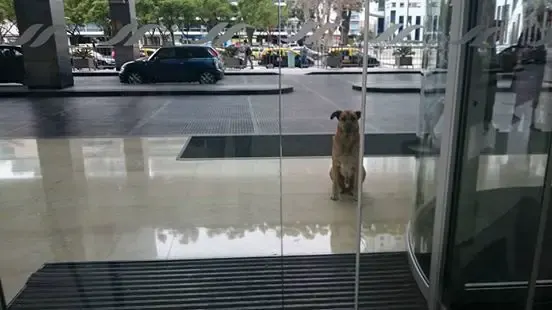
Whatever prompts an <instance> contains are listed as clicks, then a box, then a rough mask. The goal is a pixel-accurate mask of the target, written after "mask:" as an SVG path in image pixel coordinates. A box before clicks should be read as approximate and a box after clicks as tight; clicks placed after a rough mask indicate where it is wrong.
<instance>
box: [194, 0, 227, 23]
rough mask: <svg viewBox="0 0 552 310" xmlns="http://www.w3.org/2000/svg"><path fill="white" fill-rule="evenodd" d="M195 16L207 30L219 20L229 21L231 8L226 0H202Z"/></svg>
mask: <svg viewBox="0 0 552 310" xmlns="http://www.w3.org/2000/svg"><path fill="white" fill-rule="evenodd" d="M200 1H201V0H200ZM197 17H199V19H200V20H201V21H202V23H203V25H205V26H207V29H208V30H209V29H211V28H213V27H214V26H215V25H217V24H218V23H220V22H224V21H230V18H231V17H232V8H231V5H230V3H229V2H228V0H203V1H201V2H200V5H199V6H198V10H197Z"/></svg>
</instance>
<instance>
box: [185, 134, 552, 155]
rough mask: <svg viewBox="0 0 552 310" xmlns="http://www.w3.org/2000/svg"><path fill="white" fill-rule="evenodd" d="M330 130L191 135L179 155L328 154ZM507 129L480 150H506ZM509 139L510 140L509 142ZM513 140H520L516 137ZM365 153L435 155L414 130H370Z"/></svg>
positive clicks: (540, 146)
mask: <svg viewBox="0 0 552 310" xmlns="http://www.w3.org/2000/svg"><path fill="white" fill-rule="evenodd" d="M332 137H333V135H331V134H312V135H282V136H281V137H280V136H278V135H256V136H209V137H204V136H203V137H192V138H191V139H190V141H189V142H188V143H187V144H186V145H184V147H183V150H182V151H181V152H180V154H179V156H178V157H179V158H180V159H192V158H255V157H278V156H280V141H281V144H282V156H284V157H303V156H305V157H308V156H331V155H332ZM508 137H509V135H508V133H506V132H500V133H497V135H496V141H495V147H494V148H493V149H487V150H482V154H486V155H503V154H507V153H509V151H508V143H509V142H508ZM548 139H549V134H548V133H543V132H533V133H532V134H531V139H529V140H528V141H527V147H526V148H525V149H523V150H521V151H520V154H522V153H528V154H546V152H547V150H546V146H547V145H548V144H547V143H548V142H547V141H548ZM510 143H512V142H510ZM513 143H514V144H519V143H520V142H519V141H517V140H515V141H514V142H513ZM364 146H365V148H364V155H366V156H422V155H423V156H428V155H438V151H437V150H435V149H431V150H425V149H424V147H423V146H421V145H420V142H419V139H418V138H417V136H416V134H415V133H391V134H389V133H384V134H383V133H382V134H377V133H372V134H365V135H364Z"/></svg>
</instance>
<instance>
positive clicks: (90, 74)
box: [73, 71, 278, 77]
mask: <svg viewBox="0 0 552 310" xmlns="http://www.w3.org/2000/svg"><path fill="white" fill-rule="evenodd" d="M224 75H227V76H235V75H242V76H248V75H253V76H254V75H278V72H251V73H248V72H237V71H236V72H225V73H224ZM73 76H74V77H75V76H76V77H96V76H101V77H106V76H119V72H116V71H113V72H93V71H92V72H73Z"/></svg>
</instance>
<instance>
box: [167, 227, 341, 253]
mask: <svg viewBox="0 0 552 310" xmlns="http://www.w3.org/2000/svg"><path fill="white" fill-rule="evenodd" d="M164 231H167V230H164ZM172 235H173V236H174V241H173V245H172V248H171V252H170V254H169V257H171V258H177V257H178V258H202V257H237V256H262V255H280V254H281V253H280V237H279V233H278V231H277V230H276V229H274V228H268V227H263V228H259V227H258V228H256V229H254V230H249V231H245V230H244V229H239V228H236V229H233V228H232V227H228V228H221V229H208V228H204V227H199V228H190V229H188V230H187V231H182V230H179V231H173V233H172ZM330 238H331V234H330V233H326V234H322V233H314V234H312V235H310V236H309V238H305V237H302V236H301V234H297V235H292V234H290V235H287V234H286V235H285V236H284V238H283V242H284V254H285V255H298V254H328V253H332V250H331V243H330V241H331V240H330Z"/></svg>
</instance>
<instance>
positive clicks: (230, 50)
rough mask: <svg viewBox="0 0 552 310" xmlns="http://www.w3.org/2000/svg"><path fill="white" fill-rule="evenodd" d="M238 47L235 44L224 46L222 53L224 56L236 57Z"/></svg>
mask: <svg viewBox="0 0 552 310" xmlns="http://www.w3.org/2000/svg"><path fill="white" fill-rule="evenodd" d="M238 52H239V49H238V48H237V47H236V46H235V45H229V46H227V47H226V48H224V52H222V55H223V56H225V57H236V56H237V55H238Z"/></svg>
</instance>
